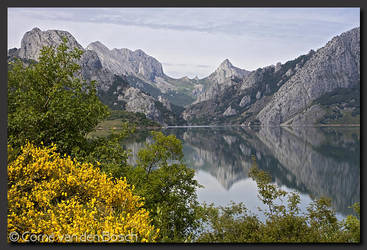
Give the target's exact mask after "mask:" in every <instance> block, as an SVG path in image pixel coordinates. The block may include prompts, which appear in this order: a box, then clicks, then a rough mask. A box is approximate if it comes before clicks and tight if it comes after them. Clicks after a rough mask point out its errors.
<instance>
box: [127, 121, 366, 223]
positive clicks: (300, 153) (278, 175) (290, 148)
mask: <svg viewBox="0 0 367 250" xmlns="http://www.w3.org/2000/svg"><path fill="white" fill-rule="evenodd" d="M162 131H163V132H164V133H165V134H174V135H176V137H177V138H179V139H181V140H182V142H183V150H184V154H185V161H186V163H187V165H188V166H189V167H191V168H193V169H195V170H196V179H197V180H198V181H199V183H200V184H202V185H203V186H204V188H201V189H199V190H198V199H199V201H201V202H207V203H212V202H213V203H214V204H215V205H228V204H229V203H230V201H234V202H244V203H245V205H246V207H247V208H248V209H249V210H250V211H252V212H253V213H256V214H258V215H260V217H262V216H261V214H260V213H259V212H258V209H257V207H258V206H260V207H263V206H262V204H261V202H260V201H259V200H258V198H257V188H256V183H255V182H254V181H253V180H252V179H251V178H248V171H249V169H250V168H251V166H252V159H251V156H252V155H253V156H255V157H256V162H257V165H258V166H259V168H260V169H262V170H265V171H267V172H269V173H270V174H271V176H272V179H273V182H274V183H276V184H277V185H279V186H281V187H282V188H283V189H284V190H286V191H296V192H298V193H299V194H300V195H301V208H302V210H304V211H305V209H306V206H307V205H308V204H309V203H310V202H311V201H312V200H313V199H315V198H318V197H321V196H324V197H329V198H331V199H332V206H333V208H334V210H335V211H336V212H337V216H338V218H339V219H341V218H343V217H345V215H347V214H350V213H351V211H352V210H351V209H350V208H348V207H349V206H351V205H352V204H353V203H354V202H357V201H359V200H360V129H359V127H322V128H318V127H298V128H280V127H274V128H271V127H266V128H259V129H257V130H251V129H248V128H242V127H184V128H182V127H181V128H167V129H163V130H162ZM146 141H149V136H148V133H142V134H141V135H140V136H138V137H137V138H135V139H134V140H133V141H130V142H129V143H128V144H127V148H129V149H131V150H132V153H133V156H132V157H131V158H130V163H132V164H134V162H135V157H136V156H135V155H134V154H136V153H137V151H138V150H139V148H141V147H142V146H143V144H144V142H146Z"/></svg>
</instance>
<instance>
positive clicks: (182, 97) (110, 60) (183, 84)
mask: <svg viewBox="0 0 367 250" xmlns="http://www.w3.org/2000/svg"><path fill="white" fill-rule="evenodd" d="M87 50H90V51H94V52H96V53H97V55H98V56H99V57H100V59H101V63H102V65H103V67H105V68H107V69H109V70H110V71H111V72H113V73H114V74H117V75H125V76H127V77H128V78H127V79H128V81H129V83H130V85H132V86H134V87H137V88H139V89H141V90H143V91H145V92H147V93H149V94H150V95H152V96H154V97H158V96H164V97H165V98H167V99H168V100H169V101H170V102H172V103H173V104H175V105H178V106H185V105H188V104H191V103H192V102H193V101H194V100H195V99H194V96H193V95H192V90H193V88H194V85H195V82H196V81H195V80H190V79H189V78H188V77H183V78H180V79H174V78H172V77H169V76H167V75H166V74H164V72H163V68H162V64H161V63H160V62H159V61H158V60H157V59H155V58H154V57H152V56H149V55H147V54H146V53H145V52H144V51H142V50H140V49H138V50H135V51H131V50H129V49H126V48H122V49H116V48H115V49H112V50H110V49H109V48H107V47H106V46H105V45H104V44H102V43H101V42H99V41H96V42H93V43H91V44H89V45H88V46H87Z"/></svg>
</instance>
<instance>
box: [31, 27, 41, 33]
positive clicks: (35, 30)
mask: <svg viewBox="0 0 367 250" xmlns="http://www.w3.org/2000/svg"><path fill="white" fill-rule="evenodd" d="M31 31H33V32H41V30H40V28H38V27H34V28H33V29H32V30H31Z"/></svg>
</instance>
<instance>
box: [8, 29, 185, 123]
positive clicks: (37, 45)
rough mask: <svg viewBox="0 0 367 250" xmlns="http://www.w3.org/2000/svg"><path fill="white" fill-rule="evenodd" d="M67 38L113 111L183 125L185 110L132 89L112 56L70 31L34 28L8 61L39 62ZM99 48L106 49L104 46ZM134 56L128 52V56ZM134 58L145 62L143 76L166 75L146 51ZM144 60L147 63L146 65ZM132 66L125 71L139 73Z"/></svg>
mask: <svg viewBox="0 0 367 250" xmlns="http://www.w3.org/2000/svg"><path fill="white" fill-rule="evenodd" d="M63 38H67V46H68V47H69V48H78V49H80V50H82V51H83V52H84V53H83V55H82V56H81V59H80V60H79V62H78V63H79V65H80V66H81V74H82V77H83V78H84V79H85V80H89V81H90V80H96V81H97V90H98V95H99V97H100V99H101V101H102V102H103V103H105V104H106V105H108V106H109V107H110V108H112V109H123V110H126V111H131V112H141V113H144V114H145V115H146V117H148V118H149V119H152V120H154V121H157V122H159V123H160V124H162V125H176V124H177V123H182V122H183V120H182V118H180V116H179V113H180V112H181V111H182V110H181V109H180V108H178V107H173V108H172V107H171V106H169V105H168V104H167V102H165V104H163V103H161V102H160V101H159V100H158V98H154V97H152V96H151V95H149V94H148V93H145V92H143V91H141V90H140V89H139V88H135V87H133V86H131V85H130V84H129V80H128V79H127V78H126V77H124V76H123V75H122V74H121V72H122V70H121V72H120V71H118V70H117V69H116V67H114V64H113V63H114V62H113V61H111V60H109V63H106V58H109V56H108V54H107V55H103V54H102V53H100V51H98V52H96V51H94V50H90V49H84V48H83V47H82V46H81V45H80V44H79V43H78V42H77V40H76V39H75V38H74V37H73V36H72V35H71V34H70V33H69V32H67V31H60V30H47V31H41V30H40V29H39V28H34V29H32V30H31V31H28V32H26V33H25V34H24V36H23V38H22V41H21V48H19V49H16V48H14V49H10V50H9V51H8V60H9V61H10V60H13V59H14V58H20V59H22V60H23V61H29V60H33V61H37V60H38V58H39V56H40V54H41V49H42V48H43V47H44V46H58V45H60V44H61V43H62V41H63ZM97 45H98V44H97ZM99 48H102V49H103V47H101V46H100V47H99ZM120 52H121V51H120ZM120 52H118V53H120ZM121 53H122V52H121ZM130 54H131V53H130ZM130 54H129V53H127V57H128V56H129V55H130ZM131 56H135V57H136V58H137V60H141V62H139V63H138V67H139V68H138V73H139V74H141V75H143V76H148V75H147V74H148V72H150V73H149V74H150V75H151V74H152V72H156V73H155V74H156V75H157V76H158V75H159V74H163V71H162V68H161V66H160V63H159V62H158V61H154V60H155V59H152V58H150V57H149V56H147V55H145V53H144V52H142V51H135V52H133V53H132V55H131ZM128 58H129V57H128ZM144 60H146V61H147V63H144V62H145V61H144ZM147 65H148V66H147ZM152 65H153V66H152ZM128 66H129V65H128ZM130 66H131V67H127V66H126V71H124V72H128V71H129V70H135V68H133V67H132V66H134V65H133V64H131V65H130ZM174 112H175V113H174Z"/></svg>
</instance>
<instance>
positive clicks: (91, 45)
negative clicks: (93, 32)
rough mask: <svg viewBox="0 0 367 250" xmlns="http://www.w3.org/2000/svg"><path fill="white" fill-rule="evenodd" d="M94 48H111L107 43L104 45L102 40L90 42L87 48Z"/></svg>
mask: <svg viewBox="0 0 367 250" xmlns="http://www.w3.org/2000/svg"><path fill="white" fill-rule="evenodd" d="M93 48H99V49H104V50H109V49H108V48H107V46H106V45H104V44H103V43H101V42H100V41H95V42H92V43H90V44H89V45H88V46H87V49H93Z"/></svg>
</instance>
